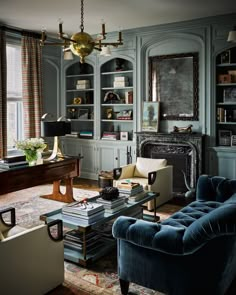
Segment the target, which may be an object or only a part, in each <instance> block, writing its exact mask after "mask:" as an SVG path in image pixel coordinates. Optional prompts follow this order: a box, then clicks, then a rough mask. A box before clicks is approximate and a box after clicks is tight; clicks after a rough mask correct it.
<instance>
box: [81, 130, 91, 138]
mask: <svg viewBox="0 0 236 295" xmlns="http://www.w3.org/2000/svg"><path fill="white" fill-rule="evenodd" d="M79 137H80V138H84V139H92V138H93V132H92V131H80V132H79Z"/></svg>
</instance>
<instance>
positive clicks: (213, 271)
mask: <svg viewBox="0 0 236 295" xmlns="http://www.w3.org/2000/svg"><path fill="white" fill-rule="evenodd" d="M196 192H197V195H196V198H197V199H196V201H194V202H192V203H190V204H189V205H187V206H186V207H184V208H183V209H181V210H180V211H179V212H176V213H174V214H173V215H172V216H170V217H169V218H168V219H166V220H164V221H162V222H160V223H153V222H148V221H144V220H137V219H135V218H131V217H125V216H121V217H119V218H118V219H117V220H116V221H115V222H114V224H113V229H112V230H113V235H114V237H115V238H117V242H118V274H119V278H120V285H121V291H122V294H124V295H125V294H128V289H129V282H133V283H136V284H139V285H141V286H144V287H147V288H150V289H154V290H157V291H159V292H163V293H165V294H168V295H190V294H191V295H200V294H201V295H224V294H229V290H230V287H231V284H232V283H235V279H236V180H228V179H226V178H224V177H219V176H215V177H211V176H208V175H201V176H200V177H199V179H198V183H197V191H196ZM231 292H233V290H232V291H231ZM230 294H235V290H234V293H230Z"/></svg>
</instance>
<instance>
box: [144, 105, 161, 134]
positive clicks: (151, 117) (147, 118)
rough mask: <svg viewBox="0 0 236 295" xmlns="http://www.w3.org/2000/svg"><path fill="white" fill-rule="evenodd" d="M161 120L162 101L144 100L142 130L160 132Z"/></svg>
mask: <svg viewBox="0 0 236 295" xmlns="http://www.w3.org/2000/svg"><path fill="white" fill-rule="evenodd" d="M159 121H160V103H159V102H150V101H148V102H147V101H145V102H143V112H142V131H150V132H158V131H159Z"/></svg>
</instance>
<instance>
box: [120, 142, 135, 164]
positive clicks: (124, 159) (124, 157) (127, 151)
mask: <svg viewBox="0 0 236 295" xmlns="http://www.w3.org/2000/svg"><path fill="white" fill-rule="evenodd" d="M135 149H136V147H135V146H132V145H124V146H119V147H117V151H116V153H117V159H116V167H120V166H124V165H127V164H131V163H135V161H136V156H135Z"/></svg>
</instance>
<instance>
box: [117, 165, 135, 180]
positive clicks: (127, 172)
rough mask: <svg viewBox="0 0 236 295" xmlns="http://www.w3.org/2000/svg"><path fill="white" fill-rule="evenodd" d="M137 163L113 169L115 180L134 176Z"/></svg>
mask: <svg viewBox="0 0 236 295" xmlns="http://www.w3.org/2000/svg"><path fill="white" fill-rule="evenodd" d="M134 169H135V164H129V165H125V166H122V167H120V168H115V169H113V178H114V179H115V180H118V179H125V178H133V177H134Z"/></svg>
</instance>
